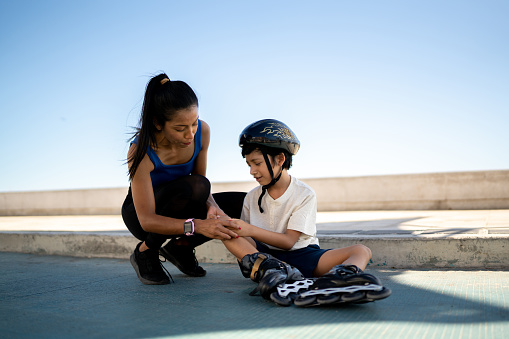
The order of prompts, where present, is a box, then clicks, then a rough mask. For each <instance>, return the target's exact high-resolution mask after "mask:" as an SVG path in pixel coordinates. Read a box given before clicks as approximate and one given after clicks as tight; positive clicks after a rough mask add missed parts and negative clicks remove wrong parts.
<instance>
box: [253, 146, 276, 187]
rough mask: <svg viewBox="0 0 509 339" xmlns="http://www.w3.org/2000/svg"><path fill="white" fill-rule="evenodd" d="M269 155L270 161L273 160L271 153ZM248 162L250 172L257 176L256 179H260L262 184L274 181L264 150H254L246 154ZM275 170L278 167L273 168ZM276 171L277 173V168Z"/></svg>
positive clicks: (259, 181)
mask: <svg viewBox="0 0 509 339" xmlns="http://www.w3.org/2000/svg"><path fill="white" fill-rule="evenodd" d="M268 157H269V161H271V160H272V159H271V156H270V155H269V156H268ZM246 163H247V165H248V166H249V168H250V171H249V173H250V174H251V175H252V176H253V177H254V178H255V180H256V181H258V183H259V184H260V185H268V184H269V183H270V182H271V181H272V178H271V176H270V172H269V169H268V168H267V164H266V163H265V159H264V158H263V154H262V152H260V151H259V150H254V151H253V152H251V153H249V154H246ZM276 167H277V166H276ZM274 170H276V169H275V168H273V171H274ZM274 173H277V170H276V171H275V172H274Z"/></svg>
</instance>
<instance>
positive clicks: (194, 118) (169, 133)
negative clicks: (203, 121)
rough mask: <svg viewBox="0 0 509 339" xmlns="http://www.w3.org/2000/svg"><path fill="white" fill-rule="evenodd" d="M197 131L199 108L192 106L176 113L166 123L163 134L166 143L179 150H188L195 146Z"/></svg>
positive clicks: (162, 130)
mask: <svg viewBox="0 0 509 339" xmlns="http://www.w3.org/2000/svg"><path fill="white" fill-rule="evenodd" d="M197 129H198V107H197V106H190V107H188V108H186V109H181V110H178V111H177V112H175V113H174V114H173V117H172V119H171V120H170V121H166V122H165V123H164V126H163V127H162V129H161V133H162V135H163V136H164V139H166V140H167V141H166V142H169V143H170V144H172V145H175V146H177V147H179V148H187V147H190V146H191V145H192V144H193V140H194V135H195V134H196V131H197ZM163 142H165V141H163Z"/></svg>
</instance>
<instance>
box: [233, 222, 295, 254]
mask: <svg viewBox="0 0 509 339" xmlns="http://www.w3.org/2000/svg"><path fill="white" fill-rule="evenodd" d="M231 224H232V225H233V226H236V227H239V229H235V233H237V234H238V235H239V237H251V238H253V239H256V240H258V241H261V242H263V243H266V244H268V245H271V246H274V247H278V248H281V249H282V250H285V251H288V250H290V249H291V248H292V247H293V245H295V243H296V242H297V240H299V237H300V235H301V232H299V231H294V230H286V232H285V233H276V232H272V231H268V230H266V229H263V228H260V227H257V226H254V225H251V224H248V223H247V222H245V221H242V220H240V219H233V220H231Z"/></svg>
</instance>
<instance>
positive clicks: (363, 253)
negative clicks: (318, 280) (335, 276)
mask: <svg viewBox="0 0 509 339" xmlns="http://www.w3.org/2000/svg"><path fill="white" fill-rule="evenodd" d="M370 259H371V250H370V249H369V248H368V247H366V246H364V245H359V244H358V245H353V246H349V247H345V248H338V249H333V250H329V251H327V252H325V253H324V254H323V255H322V256H321V257H320V260H319V261H318V264H317V265H316V267H315V269H314V271H313V275H314V276H315V277H321V276H322V275H324V274H325V273H327V272H329V270H330V269H331V268H333V267H334V266H336V265H341V264H343V265H355V266H357V267H358V268H360V269H361V270H363V269H365V268H366V266H367V265H368V263H369V260H370Z"/></svg>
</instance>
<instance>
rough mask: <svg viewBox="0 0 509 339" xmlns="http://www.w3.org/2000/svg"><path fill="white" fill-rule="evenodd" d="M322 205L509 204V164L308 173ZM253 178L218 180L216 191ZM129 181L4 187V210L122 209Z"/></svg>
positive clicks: (237, 187) (0, 202) (246, 185)
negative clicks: (83, 186) (344, 174)
mask: <svg viewBox="0 0 509 339" xmlns="http://www.w3.org/2000/svg"><path fill="white" fill-rule="evenodd" d="M303 181H304V182H306V183H307V184H308V185H310V186H311V187H312V188H313V189H314V190H315V192H316V194H317V201H318V210H319V211H359V210H365V211H368V210H448V209H453V210H466V209H474V210H475V209H509V170H501V171H478V172H455V173H429V174H408V175H382V176H367V177H349V178H321V179H303ZM256 185H257V184H256V182H254V181H250V182H231V183H212V191H213V192H224V191H243V192H246V191H249V190H250V189H252V188H253V187H255V186H256ZM126 194H127V187H124V188H110V189H90V190H67V191H47V192H10V193H0V216H29V215H106V214H117V215H118V214H120V208H121V206H122V202H123V201H124V199H125V196H126Z"/></svg>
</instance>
